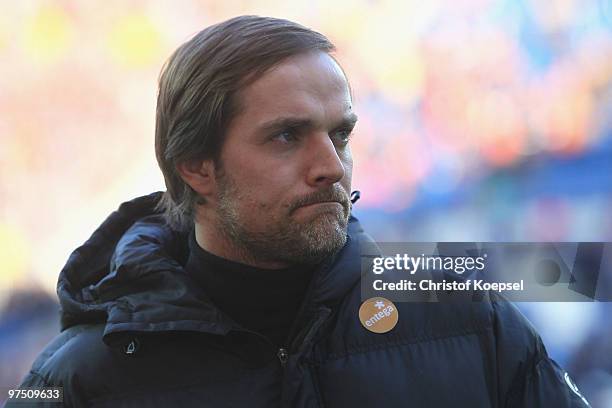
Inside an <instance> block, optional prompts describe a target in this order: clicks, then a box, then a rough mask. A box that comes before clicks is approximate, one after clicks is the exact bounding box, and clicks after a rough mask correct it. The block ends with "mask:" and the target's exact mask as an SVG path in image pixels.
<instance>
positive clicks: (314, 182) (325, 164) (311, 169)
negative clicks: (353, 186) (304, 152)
mask: <svg viewBox="0 0 612 408" xmlns="http://www.w3.org/2000/svg"><path fill="white" fill-rule="evenodd" d="M309 139H310V142H311V143H309V146H308V151H309V160H308V161H309V166H308V176H307V182H308V184H310V185H311V186H313V187H326V186H329V185H332V184H334V183H337V182H338V181H340V180H342V178H343V177H344V171H345V169H344V163H343V162H342V159H341V157H340V155H339V154H338V150H337V149H336V146H335V145H334V143H333V142H332V140H331V139H330V137H329V135H328V134H327V133H325V132H317V133H316V135H312V137H310V138H309Z"/></svg>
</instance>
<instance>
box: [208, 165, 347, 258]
mask: <svg viewBox="0 0 612 408" xmlns="http://www.w3.org/2000/svg"><path fill="white" fill-rule="evenodd" d="M218 186H219V198H218V204H219V205H218V209H217V215H218V225H219V227H220V232H221V233H222V234H225V236H226V238H227V239H228V240H229V241H230V242H231V244H232V245H234V246H235V249H236V250H237V251H238V253H239V257H240V258H241V260H242V261H243V262H247V263H255V264H257V263H260V262H282V263H286V264H308V265H316V264H318V263H321V262H322V261H323V260H325V259H326V258H328V257H330V256H332V255H334V254H335V253H337V252H338V251H339V250H340V249H341V248H342V247H343V246H344V244H345V243H346V240H347V235H346V231H347V225H348V214H349V210H350V204H349V201H348V197H346V200H345V203H344V204H343V211H337V212H331V211H326V212H323V213H319V214H316V215H315V216H314V218H312V219H310V220H309V221H307V222H296V221H295V220H293V219H292V218H291V216H290V214H291V212H292V211H289V210H288V211H287V214H283V215H282V216H281V217H280V219H274V220H273V221H271V222H270V224H269V225H267V226H265V229H263V230H253V229H252V228H249V221H250V220H251V222H252V215H253V214H248V213H245V212H241V211H240V210H239V206H238V203H240V202H243V201H242V200H244V197H242V196H241V194H240V192H239V191H238V189H237V188H236V185H235V183H234V182H233V180H232V179H231V178H230V177H229V175H227V174H225V175H223V177H222V178H220V179H218ZM338 189H339V187H338ZM339 194H340V193H339V192H338V191H335V195H336V196H338V195H339ZM343 195H346V194H343Z"/></svg>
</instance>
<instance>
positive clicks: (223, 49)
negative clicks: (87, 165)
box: [155, 16, 334, 229]
mask: <svg viewBox="0 0 612 408" xmlns="http://www.w3.org/2000/svg"><path fill="white" fill-rule="evenodd" d="M312 50H318V51H323V52H327V53H330V52H332V51H333V50H334V46H333V44H332V43H331V42H330V41H329V40H328V39H327V38H326V37H325V36H324V35H322V34H320V33H318V32H316V31H313V30H310V29H308V28H306V27H303V26H301V25H299V24H297V23H294V22H292V21H288V20H283V19H277V18H270V17H259V16H240V17H235V18H232V19H230V20H227V21H224V22H222V23H219V24H216V25H213V26H210V27H208V28H206V29H204V30H202V31H200V32H199V33H197V34H196V35H195V36H194V37H193V38H192V39H190V40H189V41H187V42H186V43H184V44H183V45H181V46H180V47H179V48H178V49H177V50H176V51H175V52H174V53H173V54H172V56H171V57H170V58H169V59H168V61H167V62H166V64H165V65H164V67H163V68H162V72H161V74H160V77H159V93H158V96H157V115H156V126H155V154H156V156H157V162H158V164H159V167H160V168H161V171H162V173H163V175H164V180H165V183H166V192H165V193H164V194H163V196H162V199H161V200H160V202H159V203H158V210H160V211H163V212H164V214H165V216H166V219H167V221H168V223H169V224H170V225H171V226H173V227H174V228H177V229H181V228H186V227H188V226H191V225H192V223H193V217H194V209H195V205H196V203H197V202H198V199H199V197H198V194H197V193H196V192H195V191H193V189H192V188H191V187H190V186H189V185H188V184H187V183H185V182H184V181H183V179H182V178H181V176H180V174H179V173H178V171H177V169H176V167H177V165H178V164H179V163H184V162H187V161H191V160H206V159H212V160H213V162H214V163H215V164H218V156H219V152H220V150H221V146H222V144H223V139H224V135H225V132H226V130H227V127H228V125H229V123H230V121H231V120H232V119H233V118H234V117H235V116H236V115H237V113H238V111H239V109H240V107H239V106H238V103H237V101H236V98H235V96H236V94H237V92H238V91H240V89H242V88H243V87H245V86H246V85H248V84H249V83H252V82H253V81H255V80H256V79H257V78H259V77H260V76H261V75H262V74H263V73H264V72H265V71H267V70H268V69H270V68H272V67H273V66H275V65H277V64H278V63H279V62H281V61H282V60H284V59H286V58H288V57H291V56H294V55H297V54H301V53H305V52H308V51H312Z"/></svg>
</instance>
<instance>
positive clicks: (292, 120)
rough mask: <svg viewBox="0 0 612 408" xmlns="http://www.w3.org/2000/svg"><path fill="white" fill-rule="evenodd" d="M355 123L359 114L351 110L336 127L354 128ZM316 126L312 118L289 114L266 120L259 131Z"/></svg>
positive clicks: (267, 132) (269, 131)
mask: <svg viewBox="0 0 612 408" xmlns="http://www.w3.org/2000/svg"><path fill="white" fill-rule="evenodd" d="M355 123H357V115H356V114H355V113H353V112H350V113H349V114H347V115H345V116H344V117H343V118H342V120H341V121H340V122H339V123H338V124H337V125H336V126H334V129H342V128H352V127H354V126H355ZM314 127H315V122H314V121H313V120H312V119H308V118H300V117H295V116H289V117H280V118H276V119H273V120H270V121H268V122H264V123H263V124H262V125H261V126H260V127H259V129H258V130H257V132H258V133H261V134H269V133H274V132H277V131H281V130H283V129H288V128H292V129H296V128H301V129H312V128H314Z"/></svg>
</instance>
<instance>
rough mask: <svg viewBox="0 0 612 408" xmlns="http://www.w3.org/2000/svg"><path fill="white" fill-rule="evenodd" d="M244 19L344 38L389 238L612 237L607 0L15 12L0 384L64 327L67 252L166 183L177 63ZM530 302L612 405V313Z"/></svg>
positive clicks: (380, 228)
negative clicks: (192, 42) (161, 123)
mask: <svg viewBox="0 0 612 408" xmlns="http://www.w3.org/2000/svg"><path fill="white" fill-rule="evenodd" d="M239 14H260V15H272V16H277V17H284V18H289V19H293V20H296V21H298V22H300V23H302V24H304V25H306V26H309V27H312V28H314V29H316V30H318V31H321V32H322V33H324V34H326V35H328V36H329V37H330V38H331V39H332V41H333V42H335V44H336V46H337V48H338V52H337V56H338V59H339V60H340V61H341V63H342V65H343V66H344V68H345V70H346V71H347V73H348V76H349V79H350V80H351V85H352V88H353V92H354V97H355V110H356V112H357V113H358V114H359V118H360V121H359V123H358V125H357V128H356V133H355V137H354V139H353V155H354V157H355V164H356V167H355V172H354V175H353V185H354V187H355V188H356V189H359V190H361V192H362V198H361V200H360V201H359V203H358V204H357V205H356V208H355V213H356V215H357V216H358V217H359V218H361V219H362V221H363V223H364V225H365V227H366V228H367V230H368V231H369V232H370V233H371V234H372V235H373V236H374V238H375V239H377V240H380V241H612V239H611V237H612V217H611V216H610V211H609V209H610V208H612V120H611V119H612V2H611V1H610V0H548V1H544V0H456V1H443V0H430V1H427V2H417V1H414V0H356V1H355V0H350V1H349V0H339V1H335V2H325V1H323V0H311V1H280V0H276V1H271V0H266V1H257V2H255V1H249V0H242V1H238V0H236V1H233V0H230V1H225V2H215V1H196V0H180V1H175V2H165V1H144V0H142V1H136V0H132V1H121V2H120V1H109V2H73V1H68V0H49V1H44V0H39V1H34V0H33V1H24V2H5V3H4V4H3V13H2V14H0V58H1V60H2V61H3V62H4V63H3V64H0V389H2V390H5V389H6V388H9V387H12V386H15V385H16V384H17V383H18V382H19V380H20V379H21V377H22V376H23V375H24V374H25V372H26V371H27V369H28V368H29V366H30V364H31V362H32V360H33V358H34V356H35V355H36V354H37V353H38V352H39V351H40V349H41V348H42V347H43V346H44V344H45V343H46V342H48V341H49V339H50V338H51V337H52V336H53V335H55V333H56V332H57V331H58V327H59V323H58V319H57V317H58V315H57V310H58V306H57V302H56V300H55V299H56V297H55V295H54V294H53V291H54V288H55V283H56V279H57V274H58V273H59V270H60V269H61V267H62V265H63V262H64V261H65V260H66V259H67V257H68V255H69V253H70V252H71V250H72V249H74V248H75V247H76V246H78V245H79V244H80V243H81V242H83V241H84V240H85V239H86V238H87V237H88V234H89V233H90V232H91V231H93V229H94V228H95V227H96V226H97V225H98V224H99V223H100V222H101V221H102V220H103V219H104V218H105V217H106V215H107V214H108V213H109V212H110V211H112V210H113V209H114V208H116V207H117V205H118V204H119V203H120V202H122V201H125V200H127V199H130V198H132V197H134V196H137V195H140V194H146V193H149V192H151V191H154V190H160V189H162V188H163V180H162V178H161V174H160V173H159V171H158V170H157V165H156V163H155V158H154V152H153V133H154V111H155V94H156V80H157V75H158V73H159V70H160V69H161V66H162V64H163V62H164V60H165V59H166V58H167V57H168V56H169V55H170V53H171V52H172V51H173V50H174V48H176V47H177V46H178V45H179V44H180V43H182V42H183V41H185V40H186V39H187V38H189V37H190V36H191V35H193V34H194V33H195V32H197V31H199V30H200V29H202V28H203V27H205V26H207V25H210V24H213V23H215V22H218V21H221V20H224V19H226V18H229V17H232V16H235V15H239ZM603 272H604V275H605V276H604V277H603V278H602V279H607V280H610V279H612V278H611V276H610V274H612V271H603ZM519 306H520V307H521V308H522V310H523V311H524V312H525V314H527V315H528V317H529V318H530V319H531V320H532V322H533V323H534V325H535V326H536V328H537V329H538V331H539V332H540V333H541V334H542V337H543V338H544V340H545V343H546V344H547V346H548V351H549V353H550V354H551V355H552V356H553V357H554V358H555V359H556V360H557V361H558V362H559V363H561V364H562V365H563V366H565V367H566V368H567V369H568V370H569V371H570V373H571V374H572V376H573V377H574V378H575V379H576V381H577V383H578V384H579V386H580V387H581V389H582V390H583V391H584V394H585V395H586V396H587V397H588V398H589V399H590V400H591V402H592V404H593V406H594V407H612V324H611V323H610V318H609V316H610V315H611V312H612V306H611V304H610V303H580V304H569V303H529V304H520V305H519ZM4 394H5V393H4V391H3V394H2V395H0V401H2V399H3V397H4Z"/></svg>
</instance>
